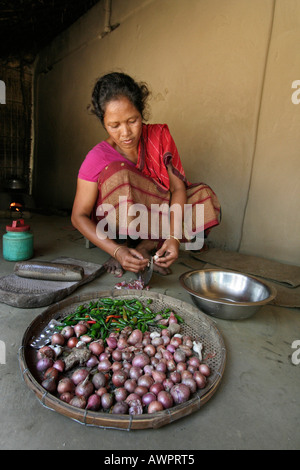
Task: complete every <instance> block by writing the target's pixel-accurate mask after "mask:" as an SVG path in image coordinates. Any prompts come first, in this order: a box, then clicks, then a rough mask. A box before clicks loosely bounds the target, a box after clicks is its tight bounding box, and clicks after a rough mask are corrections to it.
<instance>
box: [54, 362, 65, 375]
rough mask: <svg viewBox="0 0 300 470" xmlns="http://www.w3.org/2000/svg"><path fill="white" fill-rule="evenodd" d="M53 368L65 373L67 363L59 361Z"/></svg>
mask: <svg viewBox="0 0 300 470" xmlns="http://www.w3.org/2000/svg"><path fill="white" fill-rule="evenodd" d="M53 367H54V368H55V369H57V370H58V371H59V372H63V371H64V370H65V363H64V361H63V360H62V359H57V361H55V362H54V364H53Z"/></svg>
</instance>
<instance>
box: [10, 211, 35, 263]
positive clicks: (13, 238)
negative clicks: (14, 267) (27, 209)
mask: <svg viewBox="0 0 300 470" xmlns="http://www.w3.org/2000/svg"><path fill="white" fill-rule="evenodd" d="M6 232H7V233H6V234H4V235H3V258H4V259H6V260H7V261H23V260H26V259H30V258H32V256H33V235H32V233H30V226H29V225H25V223H24V219H18V220H14V221H13V223H12V225H7V226H6Z"/></svg>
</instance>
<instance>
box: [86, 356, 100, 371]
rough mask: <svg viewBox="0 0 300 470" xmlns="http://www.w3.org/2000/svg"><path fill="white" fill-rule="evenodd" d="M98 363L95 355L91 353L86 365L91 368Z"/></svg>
mask: <svg viewBox="0 0 300 470" xmlns="http://www.w3.org/2000/svg"><path fill="white" fill-rule="evenodd" d="M98 364H99V361H98V359H97V357H96V356H94V355H93V354H92V355H91V357H90V358H89V359H88V360H87V362H86V366H87V367H91V368H93V367H95V366H97V365H98Z"/></svg>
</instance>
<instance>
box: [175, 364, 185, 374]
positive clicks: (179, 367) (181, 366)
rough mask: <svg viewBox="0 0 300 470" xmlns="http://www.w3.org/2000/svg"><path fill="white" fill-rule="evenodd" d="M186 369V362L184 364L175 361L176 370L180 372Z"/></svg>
mask: <svg viewBox="0 0 300 470" xmlns="http://www.w3.org/2000/svg"><path fill="white" fill-rule="evenodd" d="M186 369H187V364H186V362H178V363H177V366H176V370H177V371H178V372H180V373H181V372H183V371H184V370H186Z"/></svg>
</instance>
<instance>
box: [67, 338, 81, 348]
mask: <svg viewBox="0 0 300 470" xmlns="http://www.w3.org/2000/svg"><path fill="white" fill-rule="evenodd" d="M78 343H79V339H78V338H75V336H72V338H70V339H68V342H67V346H68V348H70V349H73V348H76V346H77V344H78Z"/></svg>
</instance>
